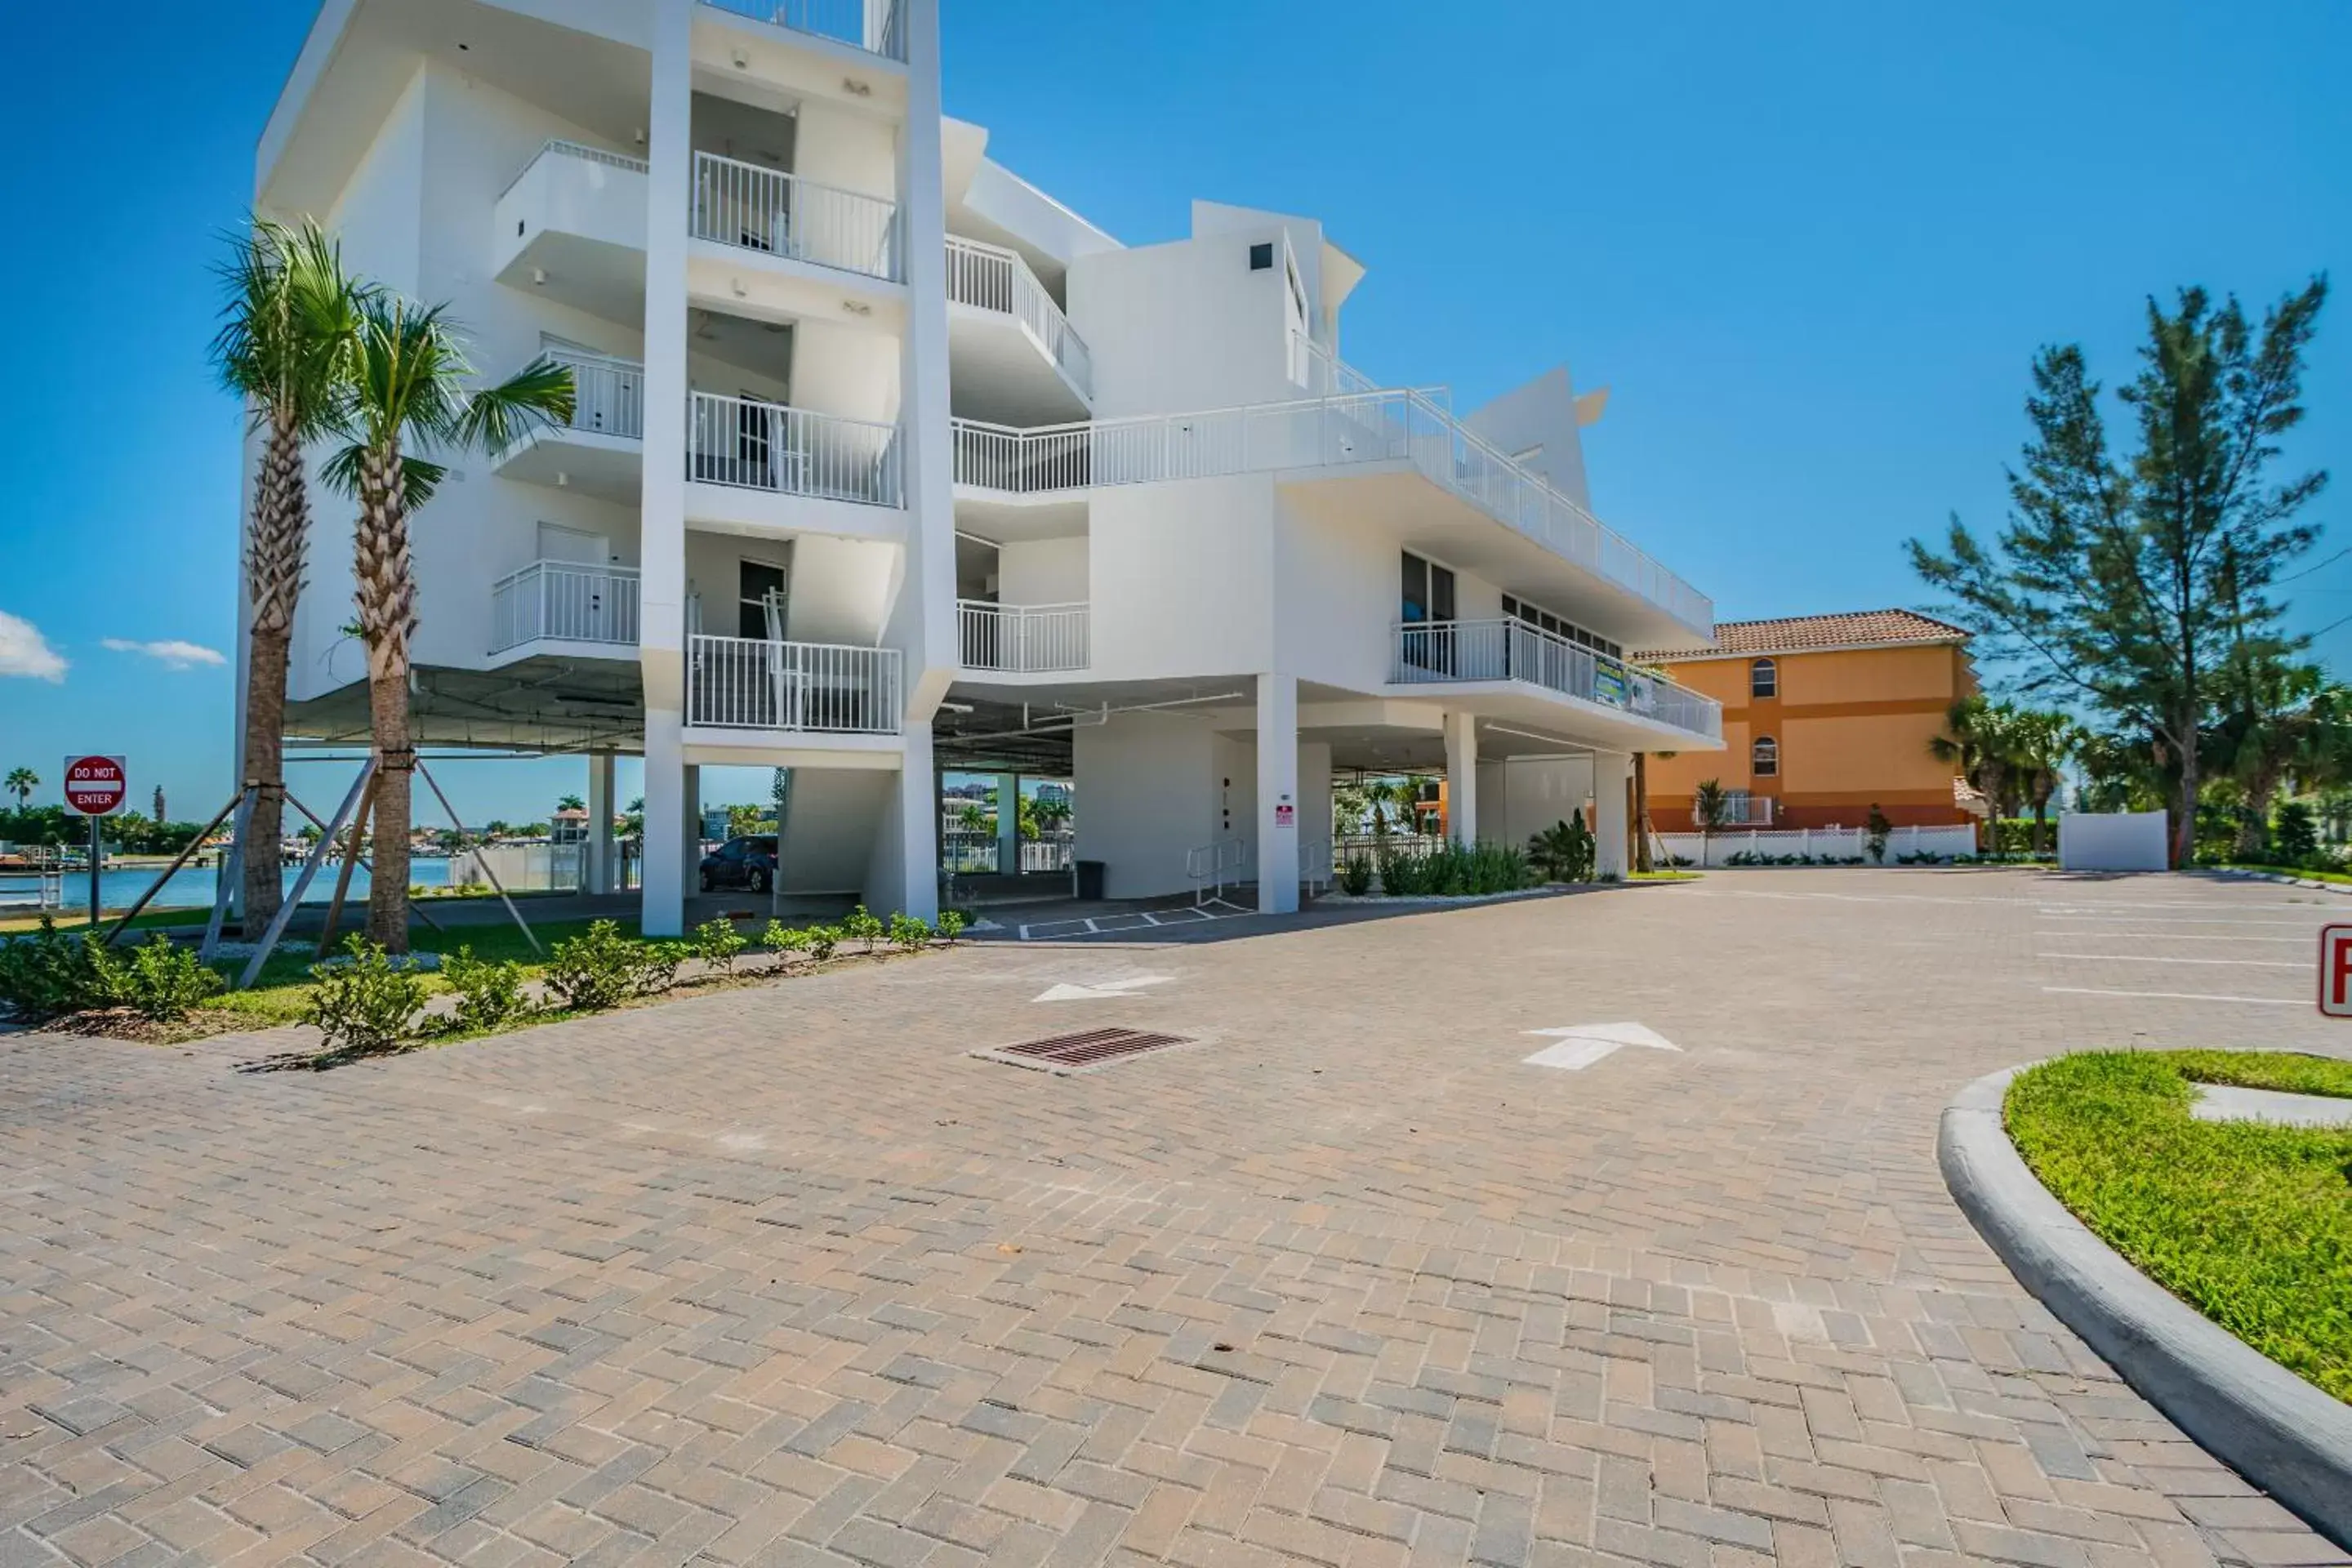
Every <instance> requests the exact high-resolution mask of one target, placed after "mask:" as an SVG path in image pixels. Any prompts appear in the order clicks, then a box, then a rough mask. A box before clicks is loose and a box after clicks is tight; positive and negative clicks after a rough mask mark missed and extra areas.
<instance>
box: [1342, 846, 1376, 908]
mask: <svg viewBox="0 0 2352 1568" xmlns="http://www.w3.org/2000/svg"><path fill="white" fill-rule="evenodd" d="M1339 890H1340V891H1341V892H1343V893H1345V894H1347V895H1348V896H1349V898H1351V899H1360V898H1362V897H1363V896H1364V895H1365V894H1366V893H1369V892H1370V891H1371V890H1372V858H1371V857H1370V856H1369V855H1365V854H1360V853H1359V854H1355V855H1350V856H1349V857H1348V858H1347V859H1346V860H1345V861H1344V862H1342V863H1341V865H1340V867H1339Z"/></svg>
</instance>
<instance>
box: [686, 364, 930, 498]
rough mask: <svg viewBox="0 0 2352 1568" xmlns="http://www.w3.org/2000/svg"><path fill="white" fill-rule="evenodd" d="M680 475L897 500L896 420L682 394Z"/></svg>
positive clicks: (900, 491) (901, 494) (901, 493)
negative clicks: (881, 420) (684, 424)
mask: <svg viewBox="0 0 2352 1568" xmlns="http://www.w3.org/2000/svg"><path fill="white" fill-rule="evenodd" d="M687 413H688V418H687V437H686V460H687V477H688V479H693V480H696V481H698V482H700V483H703V484H715V485H732V486H735V487H737V488H739V489H755V490H777V491H781V492H782V493H783V494H786V495H802V496H814V497H817V498H819V499H821V500H845V501H856V502H857V503H859V504H860V505H864V506H889V507H896V506H904V505H905V504H906V499H905V489H904V483H903V480H902V479H901V477H900V458H899V451H900V443H899V440H898V426H896V425H885V424H881V423H879V422H877V421H875V420H870V419H849V418H845V417H843V416H840V415H836V414H817V413H814V412H812V411H810V410H808V409H805V408H793V407H791V406H789V405H785V404H782V403H768V402H763V401H761V399H759V398H755V397H729V396H724V395H720V394H718V393H712V392H697V393H691V394H689V395H688V410H687Z"/></svg>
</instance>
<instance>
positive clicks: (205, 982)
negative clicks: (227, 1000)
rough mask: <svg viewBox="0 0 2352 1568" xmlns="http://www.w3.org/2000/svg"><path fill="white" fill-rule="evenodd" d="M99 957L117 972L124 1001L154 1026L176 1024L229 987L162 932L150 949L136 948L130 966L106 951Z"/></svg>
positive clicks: (150, 943)
mask: <svg viewBox="0 0 2352 1568" xmlns="http://www.w3.org/2000/svg"><path fill="white" fill-rule="evenodd" d="M97 956H98V959H99V961H100V963H102V964H105V965H108V966H109V967H111V968H112V969H113V972H114V981H115V991H116V994H118V995H119V996H120V997H121V1001H122V1002H123V1003H124V1004H125V1005H129V1006H131V1007H135V1008H137V1009H138V1011H139V1015H140V1016H142V1017H143V1018H146V1019H147V1020H149V1021H150V1022H152V1023H157V1024H176V1023H178V1022H180V1020H182V1019H183V1018H185V1017H186V1016H188V1015H189V1014H191V1013H193V1012H194V1011H195V1010H196V1009H197V1008H198V1007H200V1006H202V1005H204V1004H205V1002H207V1001H209V1000H210V999H212V998H213V997H215V996H217V995H219V994H221V993H222V992H223V991H225V990H226V989H227V988H228V983H227V982H226V981H225V980H223V979H222V978H221V977H220V976H219V975H217V974H215V973H213V972H212V971H211V970H209V969H206V968H205V966H204V965H203V964H201V963H197V962H196V955H195V954H194V952H191V951H190V950H189V949H187V948H184V947H181V946H179V945H178V944H176V943H175V942H173V941H172V939H171V938H170V937H168V936H165V935H164V934H163V932H162V931H157V932H156V933H155V934H154V936H153V937H152V938H151V939H150V940H149V941H148V942H147V945H146V946H144V947H141V948H137V949H134V950H133V951H132V952H131V960H130V962H129V963H121V962H120V961H118V960H114V959H112V958H111V957H110V955H108V954H106V953H105V952H103V951H102V950H101V951H100V952H99V954H98V955H97Z"/></svg>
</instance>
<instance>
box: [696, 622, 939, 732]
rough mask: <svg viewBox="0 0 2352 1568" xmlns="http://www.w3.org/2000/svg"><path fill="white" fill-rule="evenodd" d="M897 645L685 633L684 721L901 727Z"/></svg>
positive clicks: (829, 728)
mask: <svg viewBox="0 0 2352 1568" xmlns="http://www.w3.org/2000/svg"><path fill="white" fill-rule="evenodd" d="M899 666H900V659H899V653H898V649H897V648H895V647H859V646H856V645H855V644H848V643H805V642H780V641H773V640H770V639H766V638H761V637H712V636H709V635H708V634H705V633H697V634H695V635H694V636H692V637H688V639H687V684H686V721H687V722H688V724H692V725H704V726H709V727H711V728H715V729H725V730H793V731H824V732H830V733H835V734H853V735H895V734H897V733H898V721H899V714H900V712H901V710H902V709H901V704H900V700H899V697H900V692H901V690H902V687H901V684H900V668H899Z"/></svg>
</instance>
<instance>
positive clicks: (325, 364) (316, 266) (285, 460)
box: [212, 220, 369, 931]
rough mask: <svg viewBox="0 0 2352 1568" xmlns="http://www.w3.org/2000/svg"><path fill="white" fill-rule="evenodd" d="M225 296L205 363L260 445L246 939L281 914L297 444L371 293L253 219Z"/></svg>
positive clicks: (306, 242) (310, 426)
mask: <svg viewBox="0 0 2352 1568" xmlns="http://www.w3.org/2000/svg"><path fill="white" fill-rule="evenodd" d="M220 276H221V279H222V282H223V284H224V285H225V286H226V294H227V296H228V299H227V302H226V306H225V307H224V309H223V312H222V314H223V316H224V318H225V319H224V320H223V321H222V323H221V329H220V331H219V333H218V335H216V336H215V338H214V339H213V343H212V361H213V367H214V369H215V372H216V373H217V374H219V376H220V379H221V384H223V385H224V386H226V387H227V388H228V390H229V391H231V392H234V393H236V395H239V396H240V397H242V398H244V399H245V402H246V405H247V408H248V410H250V415H251V418H252V421H253V426H254V428H255V430H257V432H259V433H260V435H261V437H262V447H261V467H260V469H259V471H258V472H257V473H256V474H255V476H254V483H253V517H252V521H251V522H250V524H249V526H248V527H247V530H246V536H245V595H246V601H247V605H248V607H249V609H250V613H251V624H252V631H251V634H250V637H249V638H248V640H247V647H246V669H245V778H244V781H243V782H244V783H245V784H250V785H252V786H254V797H253V809H252V811H251V812H250V813H249V814H248V815H247V817H246V821H245V833H244V840H243V842H242V843H241V844H240V845H239V846H238V847H239V849H240V851H241V852H242V857H243V861H244V866H245V889H244V893H245V920H246V929H247V930H248V931H252V930H257V929H258V928H259V926H260V924H261V923H262V922H264V921H268V919H269V918H270V916H272V915H274V914H275V913H277V911H278V903H279V902H280V900H281V891H280V889H281V882H280V878H279V873H278V836H279V835H280V834H281V833H282V832H283V831H284V827H285V820H284V818H285V798H286V772H285V751H286V668H287V661H288V658H289V648H290V647H291V646H292V644H293V640H294V610H295V605H296V604H297V602H298V601H299V599H300V598H301V596H302V576H303V570H304V563H305V556H306V554H307V552H308V547H309V544H310V492H309V488H308V484H307V481H306V480H305V479H304V475H303V468H302V449H303V447H304V446H305V445H306V444H308V443H309V442H310V441H313V440H316V439H318V438H319V437H322V436H325V435H328V434H330V433H331V432H332V430H333V428H334V423H335V418H336V416H337V413H338V411H339V409H340V407H341V392H342V388H343V384H344V380H345V377H346V374H347V373H348V371H349V369H350V363H351V360H350V347H351V339H352V325H353V324H354V322H355V321H356V320H357V317H358V312H359V310H360V308H361V306H362V302H363V301H364V300H366V299H367V298H368V295H369V290H368V289H367V288H366V287H365V286H363V285H362V284H359V283H357V282H354V281H353V280H352V279H351V278H350V276H349V275H347V274H346V273H345V272H344V271H343V265H342V257H341V253H340V251H339V250H338V248H337V247H336V245H335V243H334V241H332V240H331V239H330V238H328V237H327V236H326V235H325V234H324V233H323V232H321V231H320V229H319V227H318V226H316V225H315V224H310V223H305V224H303V225H302V226H300V227H299V228H289V227H286V226H283V225H279V224H274V223H269V222H267V221H263V220H256V221H255V223H254V225H253V227H252V231H251V232H250V233H248V234H244V235H240V236H238V237H236V242H235V246H234V248H233V249H232V250H231V252H230V255H229V258H228V260H227V261H226V263H224V264H223V265H222V267H221V268H220Z"/></svg>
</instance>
